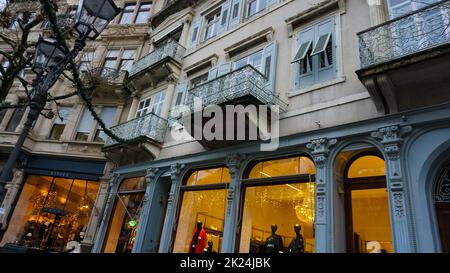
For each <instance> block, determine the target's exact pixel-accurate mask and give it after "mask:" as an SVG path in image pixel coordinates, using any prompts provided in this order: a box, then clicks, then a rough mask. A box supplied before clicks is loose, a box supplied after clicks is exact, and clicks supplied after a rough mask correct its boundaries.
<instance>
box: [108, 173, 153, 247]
mask: <svg viewBox="0 0 450 273" xmlns="http://www.w3.org/2000/svg"><path fill="white" fill-rule="evenodd" d="M146 187H147V181H146V180H145V178H144V177H137V178H129V179H126V180H124V181H123V182H122V183H121V184H120V187H119V190H118V192H117V193H116V201H115V204H114V208H113V211H112V214H111V218H110V220H109V226H108V231H107V233H106V237H105V243H104V245H103V252H105V253H130V252H131V250H132V249H133V245H134V240H135V237H136V231H137V227H138V221H139V216H140V214H141V210H142V204H143V201H144V194H145V190H146Z"/></svg>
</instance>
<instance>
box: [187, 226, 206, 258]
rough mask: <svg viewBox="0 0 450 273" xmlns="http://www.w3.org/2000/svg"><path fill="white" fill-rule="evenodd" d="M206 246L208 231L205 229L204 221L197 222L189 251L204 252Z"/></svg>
mask: <svg viewBox="0 0 450 273" xmlns="http://www.w3.org/2000/svg"><path fill="white" fill-rule="evenodd" d="M205 247H206V231H205V230H204V229H203V223H202V222H201V221H198V222H197V227H196V228H195V230H194V235H193V236H192V240H191V244H190V248H189V253H203V249H204V248H205Z"/></svg>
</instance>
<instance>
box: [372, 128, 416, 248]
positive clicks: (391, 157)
mask: <svg viewBox="0 0 450 273" xmlns="http://www.w3.org/2000/svg"><path fill="white" fill-rule="evenodd" d="M411 131H412V127H411V126H400V125H391V126H387V127H382V128H379V129H378V131H376V132H372V134H371V136H372V137H373V138H375V139H377V140H379V141H380V143H381V144H382V145H383V147H384V153H385V155H386V156H387V158H385V160H386V166H387V169H386V180H387V188H388V193H389V206H390V212H391V213H390V215H391V227H392V236H393V238H392V240H393V243H394V251H395V252H402V253H409V252H416V251H417V250H416V240H415V236H414V222H413V216H412V212H411V206H410V203H409V202H410V200H409V195H408V183H407V181H406V177H405V175H404V169H403V167H402V161H401V157H400V155H401V143H402V141H403V137H404V136H405V135H406V134H408V133H410V132H411Z"/></svg>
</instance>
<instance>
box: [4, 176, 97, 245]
mask: <svg viewBox="0 0 450 273" xmlns="http://www.w3.org/2000/svg"><path fill="white" fill-rule="evenodd" d="M98 189H99V183H98V182H97V181H90V180H84V179H73V178H70V179H67V178H57V177H49V176H37V175H28V177H27V179H26V181H25V182H24V186H23V189H22V192H21V194H20V197H19V199H18V202H17V205H16V206H15V209H14V212H13V214H12V217H11V221H10V224H9V225H8V229H7V230H6V232H5V234H4V236H3V240H2V245H3V244H5V243H15V242H18V243H19V244H20V245H24V246H27V247H31V248H40V249H44V250H47V251H51V252H62V251H65V250H66V249H67V244H68V243H69V242H70V241H78V242H81V241H82V240H83V233H82V232H84V231H85V230H86V227H87V225H88V223H89V219H90V216H91V213H92V209H93V208H94V203H95V198H96V196H97V192H98Z"/></svg>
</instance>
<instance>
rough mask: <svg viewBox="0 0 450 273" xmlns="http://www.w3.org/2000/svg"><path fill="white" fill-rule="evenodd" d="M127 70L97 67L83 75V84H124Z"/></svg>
mask: <svg viewBox="0 0 450 273" xmlns="http://www.w3.org/2000/svg"><path fill="white" fill-rule="evenodd" d="M126 74H127V71H126V70H118V69H114V68H109V67H96V68H92V69H89V70H88V71H85V72H82V73H81V79H82V81H83V83H85V84H87V85H90V84H95V83H100V82H102V81H104V82H107V83H112V84H117V83H119V84H121V83H123V81H124V79H125V77H126Z"/></svg>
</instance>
